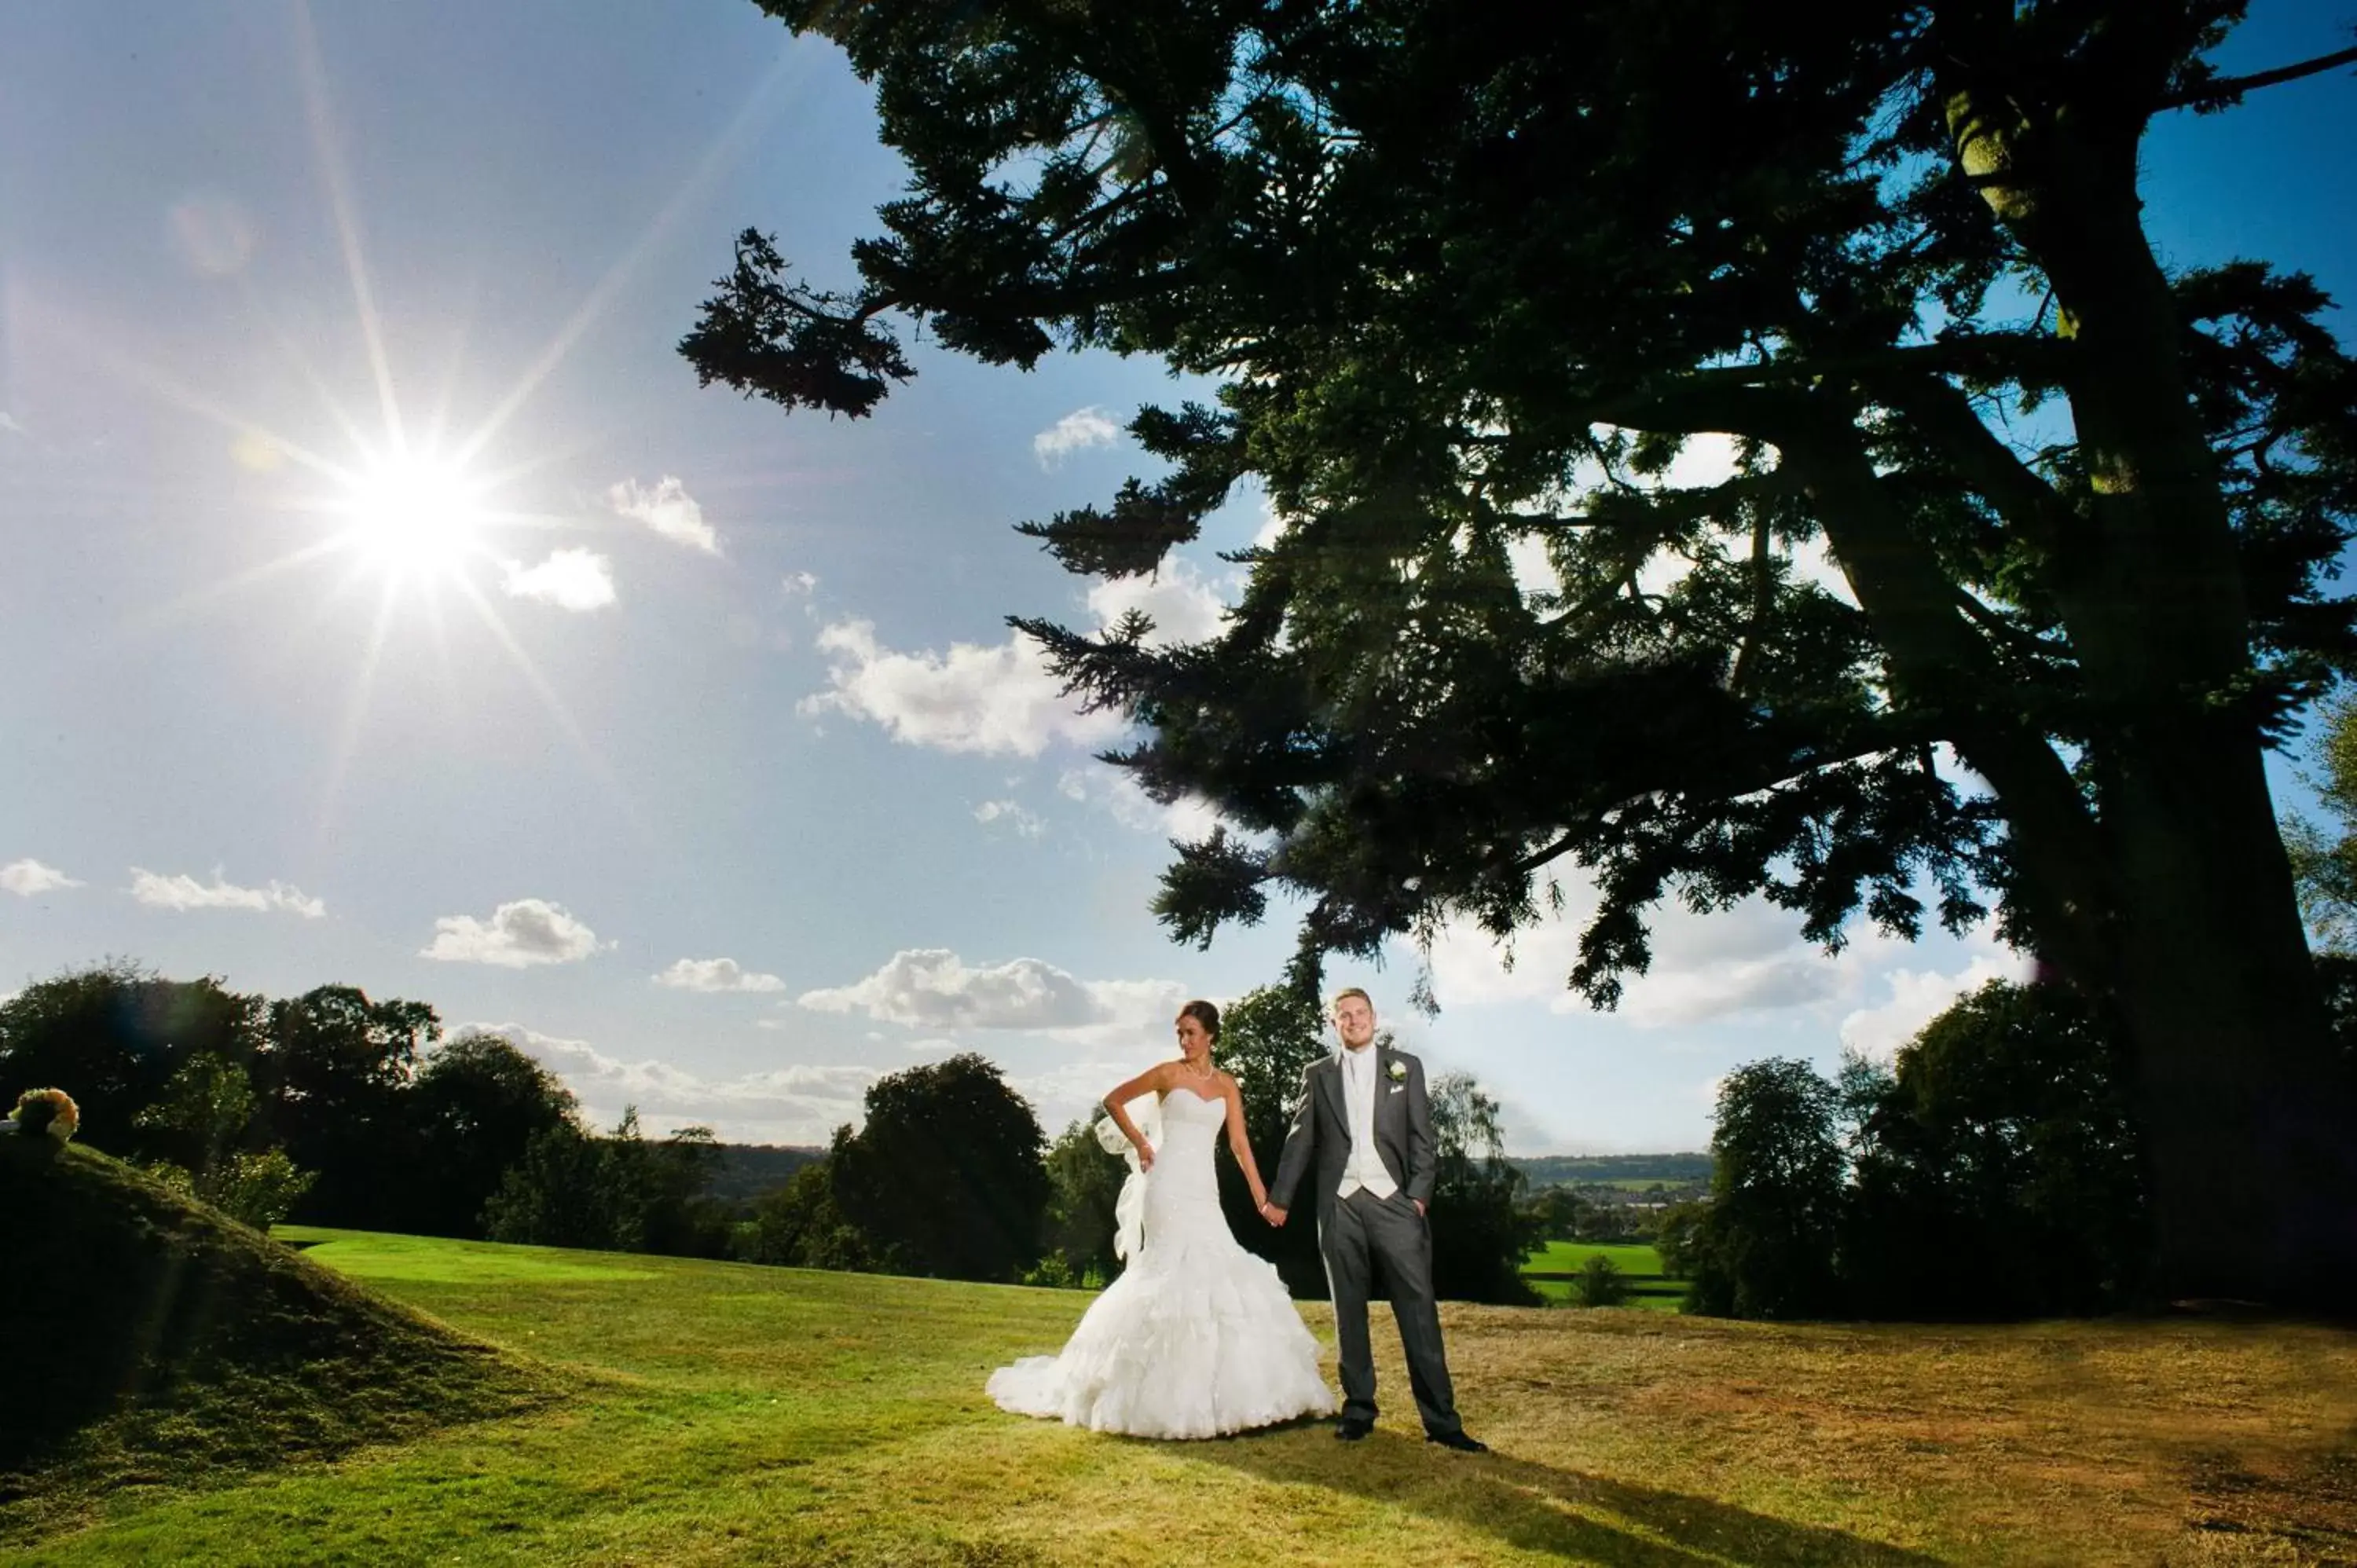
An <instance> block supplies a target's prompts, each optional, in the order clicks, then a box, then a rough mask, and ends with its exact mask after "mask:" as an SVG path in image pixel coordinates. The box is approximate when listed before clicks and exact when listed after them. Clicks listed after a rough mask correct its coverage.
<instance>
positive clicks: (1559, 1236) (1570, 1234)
mask: <svg viewBox="0 0 2357 1568" xmlns="http://www.w3.org/2000/svg"><path fill="white" fill-rule="evenodd" d="M1523 1179H1524V1180H1525V1181H1527V1180H1529V1179H1530V1178H1529V1177H1528V1176H1524V1177H1523ZM1595 1209H1596V1205H1594V1204H1592V1203H1589V1202H1588V1201H1587V1199H1586V1198H1583V1197H1580V1196H1579V1195H1578V1194H1577V1193H1576V1192H1574V1191H1572V1190H1571V1188H1569V1187H1541V1188H1539V1190H1538V1191H1536V1192H1534V1193H1533V1194H1531V1196H1530V1197H1529V1198H1528V1199H1527V1200H1526V1201H1525V1202H1524V1203H1523V1213H1524V1214H1525V1215H1526V1216H1528V1218H1529V1219H1530V1222H1531V1227H1532V1230H1534V1233H1535V1234H1536V1235H1537V1237H1538V1239H1539V1240H1542V1241H1583V1240H1594V1239H1596V1238H1592V1237H1590V1236H1587V1235H1583V1234H1582V1232H1583V1231H1586V1230H1591V1229H1593V1227H1594V1223H1595V1221H1594V1219H1592V1218H1591V1217H1592V1216H1593V1214H1594V1212H1595Z"/></svg>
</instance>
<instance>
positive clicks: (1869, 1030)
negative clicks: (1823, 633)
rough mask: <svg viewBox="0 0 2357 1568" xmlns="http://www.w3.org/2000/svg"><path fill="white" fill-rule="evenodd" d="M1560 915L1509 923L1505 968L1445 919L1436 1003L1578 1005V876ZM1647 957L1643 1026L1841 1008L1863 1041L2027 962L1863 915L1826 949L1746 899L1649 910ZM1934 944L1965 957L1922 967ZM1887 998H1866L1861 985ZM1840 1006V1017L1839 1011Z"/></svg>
mask: <svg viewBox="0 0 2357 1568" xmlns="http://www.w3.org/2000/svg"><path fill="white" fill-rule="evenodd" d="M1564 891H1565V894H1566V902H1565V908H1564V911H1563V914H1562V915H1561V916H1560V917H1559V918H1550V919H1546V920H1543V921H1541V922H1540V923H1538V924H1537V925H1534V926H1531V927H1528V928H1525V929H1523V931H1521V932H1520V933H1518V934H1517V935H1516V937H1515V939H1514V941H1513V943H1512V951H1513V955H1514V965H1513V968H1512V970H1511V971H1509V970H1508V969H1506V968H1505V966H1504V963H1503V961H1502V950H1501V949H1500V948H1499V947H1498V946H1497V945H1496V944H1495V943H1494V942H1492V940H1491V938H1490V937H1489V936H1488V934H1487V933H1485V932H1483V931H1481V930H1480V929H1478V928H1476V927H1474V926H1472V925H1470V924H1469V923H1464V922H1458V923H1453V924H1451V925H1449V926H1448V927H1445V928H1444V929H1442V931H1441V932H1440V934H1439V936H1438V937H1437V939H1436V940H1435V941H1434V943H1433V948H1432V953H1431V964H1432V972H1433V983H1434V989H1435V991H1436V992H1437V994H1438V996H1439V999H1440V1001H1441V1003H1442V1004H1443V1005H1444V1006H1446V1005H1450V1004H1462V1005H1469V1006H1489V1005H1498V1004H1512V1003H1524V1002H1544V1003H1545V1004H1547V1006H1548V1007H1549V1008H1550V1010H1552V1011H1554V1012H1556V1013H1564V1014H1571V1013H1584V1012H1586V1011H1587V1002H1586V1001H1585V999H1583V998H1582V997H1580V996H1578V995H1577V993H1573V992H1572V991H1570V990H1569V989H1568V988H1567V987H1566V985H1565V983H1564V982H1565V979H1566V976H1568V975H1569V974H1570V972H1571V971H1572V968H1573V966H1574V965H1575V964H1576V963H1577V961H1578V941H1579V931H1580V929H1581V928H1582V927H1583V926H1584V925H1585V924H1586V923H1587V919H1588V918H1590V917H1591V915H1592V914H1593V913H1594V910H1595V908H1596V905H1597V898H1596V895H1595V892H1594V889H1593V888H1592V887H1591V886H1588V885H1587V883H1586V882H1585V881H1573V880H1569V879H1566V883H1565V888H1564ZM1652 926H1653V962H1652V968H1651V969H1650V970H1648V971H1647V972H1645V973H1643V974H1641V975H1631V976H1627V977H1625V984H1626V990H1625V991H1624V993H1623V994H1622V997H1621V1002H1620V1009H1619V1016H1620V1017H1622V1018H1624V1019H1626V1020H1628V1022H1630V1023H1631V1024H1633V1025H1635V1026H1638V1027H1640V1028H1645V1029H1669V1028H1679V1027H1685V1026H1695V1025H1706V1024H1713V1023H1718V1022H1722V1021H1727V1020H1733V1019H1739V1018H1756V1017H1760V1016H1762V1015H1772V1014H1780V1013H1796V1012H1797V1013H1801V1014H1803V1015H1816V1016H1821V1017H1823V1018H1824V1020H1825V1022H1826V1023H1827V1025H1828V1026H1830V1025H1831V1024H1832V1023H1833V1020H1834V1019H1835V1017H1842V1018H1843V1021H1842V1023H1841V1025H1840V1030H1841V1036H1842V1038H1843V1040H1844V1042H1845V1043H1846V1044H1850V1045H1853V1046H1855V1047H1857V1048H1858V1049H1862V1050H1868V1051H1874V1050H1880V1051H1882V1052H1883V1053H1884V1054H1885V1055H1886V1056H1887V1054H1888V1051H1889V1049H1890V1048H1895V1047H1896V1045H1897V1044H1899V1043H1903V1042H1904V1041H1905V1040H1906V1039H1907V1038H1908V1037H1909V1036H1911V1035H1912V1034H1913V1033H1914V1031H1915V1030H1916V1029H1918V1028H1921V1026H1923V1024H1924V1023H1926V1022H1928V1021H1929V1020H1930V1019H1931V1018H1932V1015H1934V1014H1936V1013H1938V1012H1939V1011H1940V1009H1941V1008H1942V1007H1943V1006H1945V1005H1946V1004H1947V1003H1948V1002H1949V1001H1951V1000H1953V998H1954V997H1955V996H1957V995H1958V994H1960V993H1962V992H1964V990H1966V989H1969V988H1970V987H1972V986H1975V985H1978V984H1980V983H1981V982H1982V981H1984V980H1986V979H1991V978H1995V977H1997V976H2000V975H2002V976H2005V977H2007V978H2017V979H2018V978H2021V977H2023V976H2025V975H2027V973H2028V972H2029V966H2028V962H2027V961H2025V960H2023V959H2021V958H2020V957H2019V956H2018V955H2017V954H2014V953H2013V952H2011V951H2010V950H2007V949H2005V948H2003V947H2001V946H2000V945H1998V944H1997V943H1996V940H1994V939H1993V938H1990V937H1989V936H1987V935H1986V932H1985V931H1984V932H1976V933H1975V934H1974V935H1973V936H1972V937H1971V938H1968V939H1967V940H1964V942H1963V943H1961V944H1953V943H1950V942H1949V941H1948V940H1947V939H1945V938H1942V937H1936V936H1935V937H1932V938H1928V939H1926V947H1921V948H1919V947H1917V946H1916V945H1914V944H1910V943H1908V942H1904V941H1901V940H1899V939H1897V938H1894V937H1888V936H1885V935H1883V934H1882V932H1880V931H1879V930H1878V929H1875V928H1874V927H1873V926H1871V925H1870V924H1868V923H1867V922H1865V921H1862V920H1861V921H1859V922H1857V923H1856V924H1854V925H1852V926H1851V927H1850V928H1849V931H1848V937H1849V940H1848V943H1847V945H1846V947H1845V948H1844V949H1843V950H1842V951H1841V952H1840V953H1838V954H1835V955H1830V956H1829V955H1827V954H1826V953H1825V952H1824V951H1823V950H1821V949H1819V948H1818V947H1817V946H1816V945H1815V944H1814V943H1811V942H1806V941H1803V940H1802V939H1801V935H1800V917H1799V916H1797V915H1795V914H1793V913H1792V912H1791V911H1788V910H1782V909H1778V908H1773V907H1772V906H1770V905H1769V904H1767V903H1765V902H1764V901H1762V900H1760V899H1758V898H1749V899H1746V900H1744V901H1743V902H1742V903H1740V904H1738V905H1737V906H1735V907H1734V908H1731V909H1727V910H1724V911H1720V912H1717V913H1713V914H1707V915H1697V914H1695V913H1693V912H1692V911H1690V910H1688V909H1685V908H1683V907H1678V906H1671V907H1668V908H1660V909H1657V910H1655V911H1654V912H1653V917H1652ZM1933 943H1938V944H1941V945H1943V946H1947V947H1949V949H1950V950H1955V949H1956V948H1957V947H1958V946H1961V949H1962V952H1963V954H1964V956H1965V964H1964V969H1963V970H1962V972H1959V973H1956V974H1953V975H1946V974H1941V973H1936V972H1932V971H1929V970H1926V969H1925V968H1923V966H1922V954H1923V953H1924V952H1925V950H1927V948H1928V947H1929V946H1930V945H1931V944H1933ZM1884 993H1887V994H1888V995H1889V1001H1887V1002H1882V1003H1880V1004H1877V1005H1872V1006H1869V1005H1868V999H1869V997H1870V996H1875V995H1880V994H1884ZM1844 1015H1846V1016H1844Z"/></svg>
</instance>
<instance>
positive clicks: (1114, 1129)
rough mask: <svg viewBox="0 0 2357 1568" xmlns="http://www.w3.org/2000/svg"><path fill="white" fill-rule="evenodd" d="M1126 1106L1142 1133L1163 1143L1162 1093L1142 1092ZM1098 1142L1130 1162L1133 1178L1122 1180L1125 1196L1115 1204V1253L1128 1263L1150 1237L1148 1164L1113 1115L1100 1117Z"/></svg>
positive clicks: (1122, 1190) (1145, 1136) (1158, 1143)
mask: <svg viewBox="0 0 2357 1568" xmlns="http://www.w3.org/2000/svg"><path fill="white" fill-rule="evenodd" d="M1122 1109H1123V1110H1124V1111H1125V1112H1128V1113H1129V1123H1130V1125H1131V1126H1133V1127H1135V1128H1136V1129H1137V1132H1138V1136H1140V1137H1142V1138H1144V1139H1145V1140H1146V1142H1147V1143H1149V1144H1153V1145H1154V1146H1155V1147H1156V1148H1157V1149H1158V1148H1160V1147H1161V1146H1162V1097H1161V1096H1160V1095H1158V1094H1141V1095H1139V1096H1138V1097H1137V1098H1136V1099H1135V1100H1133V1101H1129V1102H1128V1103H1127V1104H1125V1105H1124V1106H1123V1107H1122ZM1097 1142H1098V1143H1100V1144H1103V1145H1104V1152H1105V1153H1106V1154H1108V1155H1120V1156H1121V1157H1122V1159H1123V1160H1124V1161H1125V1163H1126V1164H1127V1165H1128V1166H1129V1179H1128V1180H1127V1181H1125V1182H1123V1183H1122V1184H1121V1196H1120V1197H1117V1198H1115V1199H1114V1206H1113V1255H1114V1257H1116V1258H1119V1259H1120V1260H1121V1261H1122V1262H1129V1260H1130V1259H1132V1258H1134V1257H1135V1256H1136V1255H1137V1249H1138V1244H1139V1243H1140V1242H1141V1241H1143V1240H1145V1238H1146V1167H1145V1166H1144V1165H1141V1164H1140V1163H1139V1162H1138V1158H1137V1145H1136V1144H1133V1143H1131V1142H1130V1141H1129V1139H1128V1137H1127V1135H1125V1133H1123V1132H1122V1130H1121V1123H1119V1122H1115V1121H1114V1119H1113V1118H1112V1117H1111V1116H1103V1117H1100V1118H1098V1120H1097Z"/></svg>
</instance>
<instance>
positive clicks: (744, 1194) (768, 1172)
mask: <svg viewBox="0 0 2357 1568" xmlns="http://www.w3.org/2000/svg"><path fill="white" fill-rule="evenodd" d="M720 1153H721V1155H722V1160H721V1165H720V1168H719V1170H717V1171H716V1172H715V1173H714V1174H713V1177H712V1182H711V1185H710V1186H708V1187H705V1189H704V1190H705V1192H707V1193H709V1194H710V1195H711V1196H712V1197H716V1198H718V1199H720V1200H721V1201H722V1202H723V1203H727V1204H738V1203H749V1202H751V1201H752V1200H753V1199H754V1198H757V1197H760V1196H761V1194H763V1193H765V1192H767V1191H769V1190H770V1188H771V1187H783V1186H785V1185H786V1183H788V1182H790V1181H791V1180H793V1178H794V1173H795V1172H796V1171H798V1170H800V1169H802V1167H803V1166H804V1165H809V1164H811V1163H812V1162H813V1161H814V1160H821V1159H824V1158H825V1157H826V1151H825V1150H824V1149H821V1148H811V1147H805V1146H803V1145H802V1144H721V1145H720Z"/></svg>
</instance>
